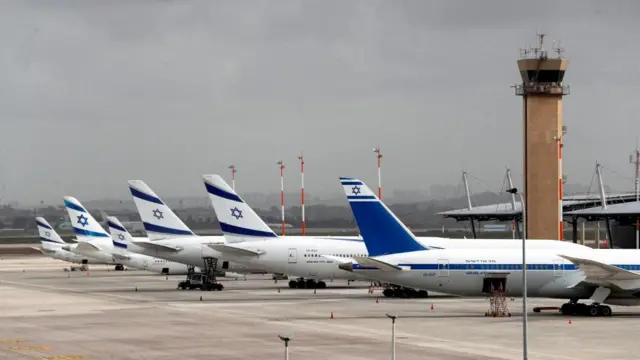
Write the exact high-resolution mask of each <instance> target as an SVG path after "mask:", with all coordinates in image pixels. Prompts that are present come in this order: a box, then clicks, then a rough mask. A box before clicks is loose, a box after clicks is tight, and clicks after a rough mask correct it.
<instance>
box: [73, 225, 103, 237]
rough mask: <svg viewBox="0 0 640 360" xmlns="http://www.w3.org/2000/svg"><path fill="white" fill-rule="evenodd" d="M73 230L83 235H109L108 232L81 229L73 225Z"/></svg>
mask: <svg viewBox="0 0 640 360" xmlns="http://www.w3.org/2000/svg"><path fill="white" fill-rule="evenodd" d="M73 232H75V233H76V235H82V236H94V237H109V234H107V233H100V232H97V231H90V230H85V229H80V228H77V227H75V226H74V227H73Z"/></svg>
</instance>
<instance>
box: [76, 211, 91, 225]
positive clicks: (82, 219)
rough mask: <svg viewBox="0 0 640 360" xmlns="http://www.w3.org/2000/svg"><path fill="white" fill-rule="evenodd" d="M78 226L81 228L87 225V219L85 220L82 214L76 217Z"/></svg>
mask: <svg viewBox="0 0 640 360" xmlns="http://www.w3.org/2000/svg"><path fill="white" fill-rule="evenodd" d="M78 224H80V225H82V226H87V225H89V219H87V217H86V216H84V214H80V216H78Z"/></svg>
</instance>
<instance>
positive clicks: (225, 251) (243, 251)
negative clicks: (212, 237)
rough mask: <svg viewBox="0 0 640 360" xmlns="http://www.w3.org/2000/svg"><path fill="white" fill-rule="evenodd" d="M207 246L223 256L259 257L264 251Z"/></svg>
mask: <svg viewBox="0 0 640 360" xmlns="http://www.w3.org/2000/svg"><path fill="white" fill-rule="evenodd" d="M207 246H208V247H210V248H212V249H213V250H216V251H219V252H221V253H223V254H228V255H235V256H260V255H262V254H264V251H256V250H249V249H243V248H240V247H236V246H233V245H226V244H207Z"/></svg>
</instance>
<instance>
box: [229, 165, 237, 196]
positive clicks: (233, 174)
mask: <svg viewBox="0 0 640 360" xmlns="http://www.w3.org/2000/svg"><path fill="white" fill-rule="evenodd" d="M229 169H231V188H232V189H233V191H236V173H237V172H238V170H236V166H235V165H233V164H231V165H229Z"/></svg>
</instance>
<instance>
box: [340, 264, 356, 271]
mask: <svg viewBox="0 0 640 360" xmlns="http://www.w3.org/2000/svg"><path fill="white" fill-rule="evenodd" d="M338 268H339V269H340V270H345V271H350V272H353V263H350V262H349V263H342V264H340V265H338Z"/></svg>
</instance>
